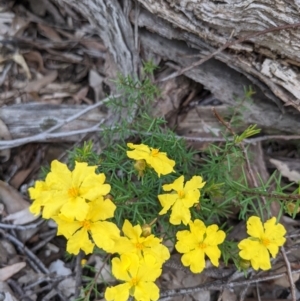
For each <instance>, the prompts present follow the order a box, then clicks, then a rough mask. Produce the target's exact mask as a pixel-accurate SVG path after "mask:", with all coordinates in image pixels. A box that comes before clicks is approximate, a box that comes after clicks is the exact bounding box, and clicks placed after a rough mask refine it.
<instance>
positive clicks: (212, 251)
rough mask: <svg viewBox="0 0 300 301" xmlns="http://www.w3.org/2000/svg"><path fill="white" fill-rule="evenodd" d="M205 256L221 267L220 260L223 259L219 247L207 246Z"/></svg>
mask: <svg viewBox="0 0 300 301" xmlns="http://www.w3.org/2000/svg"><path fill="white" fill-rule="evenodd" d="M204 252H205V254H206V255H207V256H208V258H209V259H210V261H211V263H212V264H213V265H214V266H216V267H218V266H219V259H220V257H221V251H220V249H219V248H218V247H217V246H207V247H206V248H205V249H204Z"/></svg>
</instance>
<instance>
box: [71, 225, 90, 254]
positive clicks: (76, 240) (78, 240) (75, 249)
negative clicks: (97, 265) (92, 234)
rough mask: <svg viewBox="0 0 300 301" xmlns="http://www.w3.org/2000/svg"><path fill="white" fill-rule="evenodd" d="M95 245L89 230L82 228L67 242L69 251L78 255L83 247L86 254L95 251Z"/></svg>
mask: <svg viewBox="0 0 300 301" xmlns="http://www.w3.org/2000/svg"><path fill="white" fill-rule="evenodd" d="M94 246H95V245H94V244H93V243H92V242H91V241H90V239H89V235H88V232H87V231H86V230H85V229H84V228H82V229H80V230H78V231H77V232H76V233H75V234H74V235H73V236H71V237H70V238H69V240H68V242H67V252H69V253H70V254H75V255H77V254H78V253H79V251H80V249H81V250H83V251H84V252H85V254H90V253H92V252H93V249H94Z"/></svg>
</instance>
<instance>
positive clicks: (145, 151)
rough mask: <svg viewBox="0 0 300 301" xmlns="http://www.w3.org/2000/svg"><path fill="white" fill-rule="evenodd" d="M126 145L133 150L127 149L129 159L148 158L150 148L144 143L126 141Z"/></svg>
mask: <svg viewBox="0 0 300 301" xmlns="http://www.w3.org/2000/svg"><path fill="white" fill-rule="evenodd" d="M127 146H128V147H129V148H131V149H134V150H133V151H127V152H126V154H127V156H128V157H129V158H130V159H134V160H142V159H146V158H148V156H149V154H150V148H149V147H148V146H147V145H145V144H133V143H127Z"/></svg>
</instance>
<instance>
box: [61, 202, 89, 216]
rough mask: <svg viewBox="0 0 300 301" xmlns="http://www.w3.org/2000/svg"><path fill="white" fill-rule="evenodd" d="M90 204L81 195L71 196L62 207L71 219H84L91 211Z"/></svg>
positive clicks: (63, 211)
mask: <svg viewBox="0 0 300 301" xmlns="http://www.w3.org/2000/svg"><path fill="white" fill-rule="evenodd" d="M89 208H90V207H89V205H88V204H87V203H86V201H85V200H84V199H83V198H81V197H76V198H71V199H69V201H68V202H66V203H65V204H64V205H63V206H62V207H61V209H60V212H61V214H62V215H64V216H65V217H67V218H69V219H72V218H73V219H74V218H75V219H77V220H79V221H83V220H84V219H85V218H86V216H87V213H88V212H89Z"/></svg>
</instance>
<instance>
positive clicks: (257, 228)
mask: <svg viewBox="0 0 300 301" xmlns="http://www.w3.org/2000/svg"><path fill="white" fill-rule="evenodd" d="M247 233H248V234H249V235H250V236H252V237H257V238H261V236H262V235H263V234H264V229H263V225H262V222H261V220H260V218H259V217H257V216H251V217H250V218H249V219H248V221H247Z"/></svg>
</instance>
